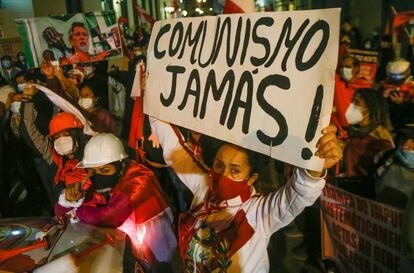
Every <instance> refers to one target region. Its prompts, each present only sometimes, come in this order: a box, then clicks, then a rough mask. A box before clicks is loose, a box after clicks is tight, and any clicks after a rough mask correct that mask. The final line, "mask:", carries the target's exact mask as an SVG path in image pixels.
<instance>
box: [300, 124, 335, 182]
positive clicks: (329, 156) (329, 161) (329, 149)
mask: <svg viewBox="0 0 414 273" xmlns="http://www.w3.org/2000/svg"><path fill="white" fill-rule="evenodd" d="M336 130H337V129H336V126H334V125H329V126H328V127H326V128H325V129H323V130H322V134H323V136H322V137H321V138H320V139H319V141H318V143H317V144H316V147H317V148H318V150H317V151H316V153H315V155H316V156H318V157H320V158H322V159H325V163H324V165H323V170H327V169H329V168H331V167H333V166H334V165H335V164H337V163H338V162H339V160H341V159H342V149H341V148H340V146H339V142H338V139H337V138H336ZM308 173H309V174H310V175H312V176H315V177H320V176H321V175H323V173H324V171H322V172H317V171H311V170H308Z"/></svg>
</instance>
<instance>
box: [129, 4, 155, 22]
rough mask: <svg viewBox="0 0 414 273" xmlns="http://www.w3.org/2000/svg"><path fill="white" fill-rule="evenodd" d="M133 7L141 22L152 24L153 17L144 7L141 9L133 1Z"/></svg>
mask: <svg viewBox="0 0 414 273" xmlns="http://www.w3.org/2000/svg"><path fill="white" fill-rule="evenodd" d="M134 9H135V12H136V13H137V15H138V16H139V18H141V21H142V23H149V24H152V23H154V22H155V19H154V17H152V16H151V15H150V14H149V13H148V12H147V11H146V10H145V9H143V8H142V7H141V6H140V5H138V4H137V3H134Z"/></svg>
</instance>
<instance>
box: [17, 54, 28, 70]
mask: <svg viewBox="0 0 414 273" xmlns="http://www.w3.org/2000/svg"><path fill="white" fill-rule="evenodd" d="M16 58H17V62H16V66H17V67H18V68H20V70H22V71H23V72H25V73H27V72H28V71H29V65H28V64H27V61H26V56H25V55H24V53H23V52H22V51H19V52H18V53H17V55H16Z"/></svg>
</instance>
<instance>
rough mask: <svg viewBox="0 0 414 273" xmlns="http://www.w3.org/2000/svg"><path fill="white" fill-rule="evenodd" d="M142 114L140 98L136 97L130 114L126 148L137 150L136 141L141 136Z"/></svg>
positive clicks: (142, 126)
mask: <svg viewBox="0 0 414 273" xmlns="http://www.w3.org/2000/svg"><path fill="white" fill-rule="evenodd" d="M143 128H144V113H143V111H142V97H136V98H135V103H134V110H133V112H132V119H131V129H130V131H129V139H128V146H129V147H131V148H132V149H135V150H137V149H138V140H140V139H141V138H142V136H143Z"/></svg>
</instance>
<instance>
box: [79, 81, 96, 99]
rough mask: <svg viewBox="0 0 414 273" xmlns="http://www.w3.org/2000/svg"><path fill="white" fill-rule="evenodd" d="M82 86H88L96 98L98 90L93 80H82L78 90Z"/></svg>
mask: <svg viewBox="0 0 414 273" xmlns="http://www.w3.org/2000/svg"><path fill="white" fill-rule="evenodd" d="M84 87H88V88H89V89H90V90H91V91H92V93H93V95H94V96H95V97H96V98H97V97H98V92H97V90H96V89H97V88H98V86H97V85H96V84H95V83H94V82H92V81H88V82H85V81H84V82H83V84H82V85H81V87H80V89H79V90H81V89H82V88H84Z"/></svg>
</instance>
